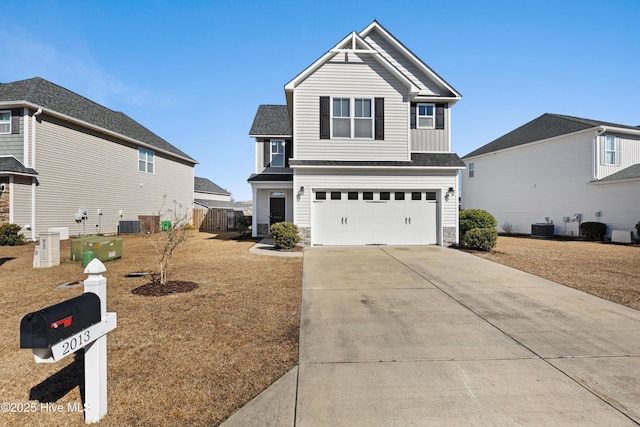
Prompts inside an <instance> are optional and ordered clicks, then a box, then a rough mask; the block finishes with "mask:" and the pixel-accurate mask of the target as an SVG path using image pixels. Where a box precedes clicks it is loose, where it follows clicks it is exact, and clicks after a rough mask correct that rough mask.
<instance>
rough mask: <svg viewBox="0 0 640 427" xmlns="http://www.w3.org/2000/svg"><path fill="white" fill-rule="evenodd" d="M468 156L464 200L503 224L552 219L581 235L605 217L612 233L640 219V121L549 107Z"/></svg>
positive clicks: (520, 229) (526, 228)
mask: <svg viewBox="0 0 640 427" xmlns="http://www.w3.org/2000/svg"><path fill="white" fill-rule="evenodd" d="M463 160H464V161H465V163H466V165H467V171H466V172H464V173H463V175H462V208H463V209H469V208H479V209H485V210H487V211H489V212H491V213H492V214H493V215H494V216H495V217H496V219H497V220H498V226H499V228H500V226H502V225H503V224H504V223H509V224H511V226H512V231H513V232H516V233H530V232H531V224H535V223H546V222H548V223H553V224H554V233H555V234H556V235H573V236H577V235H578V232H579V224H580V223H581V222H585V221H598V222H603V223H605V224H607V228H608V231H607V235H608V236H610V235H611V231H612V230H624V231H633V230H634V225H635V224H636V223H637V222H638V221H640V127H637V126H627V125H621V124H617V123H608V122H602V121H598V120H588V119H583V118H579V117H571V116H563V115H559V114H543V115H542V116H540V117H538V118H536V119H534V120H532V121H530V122H529V123H526V124H525V125H523V126H521V127H519V128H517V129H515V130H513V131H511V132H509V133H507V134H506V135H504V136H501V137H500V138H498V139H496V140H495V141H492V142H490V143H488V144H486V145H483V146H482V147H480V148H478V149H477V150H475V151H473V152H471V153H469V154H467V155H466V156H464V157H463Z"/></svg>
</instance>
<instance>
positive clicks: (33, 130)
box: [24, 107, 42, 241]
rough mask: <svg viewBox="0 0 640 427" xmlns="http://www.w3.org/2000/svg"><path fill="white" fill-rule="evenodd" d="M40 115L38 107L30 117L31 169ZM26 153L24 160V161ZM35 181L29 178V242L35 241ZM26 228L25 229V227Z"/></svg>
mask: <svg viewBox="0 0 640 427" xmlns="http://www.w3.org/2000/svg"><path fill="white" fill-rule="evenodd" d="M40 114H42V108H41V107H38V111H36V112H35V113H33V116H31V124H32V126H31V165H30V166H28V167H30V168H31V169H33V170H35V169H36V127H37V126H36V125H37V123H38V116H39V115H40ZM26 154H27V153H25V156H24V158H25V159H26V158H27V156H26ZM36 186H37V184H36V180H35V178H33V177H32V178H31V240H33V241H35V240H36ZM25 228H26V227H25Z"/></svg>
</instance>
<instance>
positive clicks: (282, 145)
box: [269, 139, 286, 168]
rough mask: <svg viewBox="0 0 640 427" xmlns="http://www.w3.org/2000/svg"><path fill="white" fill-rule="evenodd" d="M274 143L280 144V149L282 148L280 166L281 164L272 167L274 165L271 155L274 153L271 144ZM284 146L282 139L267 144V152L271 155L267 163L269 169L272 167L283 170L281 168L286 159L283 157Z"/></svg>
mask: <svg viewBox="0 0 640 427" xmlns="http://www.w3.org/2000/svg"><path fill="white" fill-rule="evenodd" d="M274 143H277V144H281V145H280V147H282V164H281V165H274V164H273V154H274V153H273V144H274ZM284 144H285V142H284V139H272V140H271V141H270V142H269V152H270V153H271V154H270V156H271V157H270V161H269V166H270V167H273V168H283V167H284V165H285V164H286V159H285V156H286V150H285V147H284ZM277 154H279V153H277Z"/></svg>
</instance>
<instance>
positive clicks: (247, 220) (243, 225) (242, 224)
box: [236, 215, 253, 233]
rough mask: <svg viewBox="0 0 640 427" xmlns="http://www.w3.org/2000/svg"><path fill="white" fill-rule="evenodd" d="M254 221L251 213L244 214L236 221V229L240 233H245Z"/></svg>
mask: <svg viewBox="0 0 640 427" xmlns="http://www.w3.org/2000/svg"><path fill="white" fill-rule="evenodd" d="M252 221H253V218H252V216H251V215H243V216H241V217H239V218H238V220H237V221H236V231H237V232H238V233H244V232H245V231H247V230H248V229H249V227H251V222H252Z"/></svg>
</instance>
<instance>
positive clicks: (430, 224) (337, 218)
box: [311, 190, 438, 245]
mask: <svg viewBox="0 0 640 427" xmlns="http://www.w3.org/2000/svg"><path fill="white" fill-rule="evenodd" d="M312 197H313V206H312V213H311V215H312V226H311V233H312V241H313V244H315V245H431V244H437V226H438V218H437V211H438V209H437V203H438V202H437V201H436V193H435V192H433V191H431V192H430V191H402V190H398V191H366V190H359V191H356V190H351V191H348V190H327V191H315V192H314V194H313V196H312Z"/></svg>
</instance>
